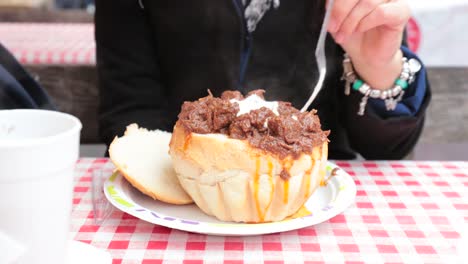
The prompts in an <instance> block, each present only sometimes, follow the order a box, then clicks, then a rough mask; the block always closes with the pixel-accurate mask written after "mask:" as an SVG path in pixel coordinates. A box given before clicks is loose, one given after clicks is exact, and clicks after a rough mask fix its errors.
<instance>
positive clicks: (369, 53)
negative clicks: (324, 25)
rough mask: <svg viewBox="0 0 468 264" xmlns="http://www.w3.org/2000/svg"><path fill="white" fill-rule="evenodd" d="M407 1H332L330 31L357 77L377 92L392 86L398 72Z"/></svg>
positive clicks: (408, 13) (406, 18)
mask: <svg viewBox="0 0 468 264" xmlns="http://www.w3.org/2000/svg"><path fill="white" fill-rule="evenodd" d="M409 18H410V10H409V6H408V3H407V2H406V0H335V3H334V5H333V9H332V13H331V18H330V24H329V27H328V30H329V32H330V33H331V34H332V36H333V37H334V39H335V41H336V42H337V43H338V44H340V45H341V46H342V48H343V49H344V50H345V51H346V53H348V55H349V56H350V57H351V60H352V62H353V65H354V68H355V70H356V72H357V73H358V75H359V76H360V77H361V78H362V79H364V80H365V81H366V82H367V83H369V85H371V86H372V87H373V88H376V89H387V88H389V87H391V86H392V84H393V82H394V81H395V79H396V78H397V77H398V75H399V73H400V72H401V67H402V62H401V58H402V53H401V51H400V46H401V41H402V37H403V31H404V28H405V25H406V23H407V22H408V20H409Z"/></svg>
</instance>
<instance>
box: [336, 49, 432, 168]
mask: <svg viewBox="0 0 468 264" xmlns="http://www.w3.org/2000/svg"><path fill="white" fill-rule="evenodd" d="M403 49H404V51H406V52H405V55H406V54H408V52H409V51H408V50H406V49H405V48H403ZM361 98H362V95H361V94H360V93H358V92H353V93H351V95H350V96H345V99H344V100H343V102H344V104H345V107H344V109H345V113H344V116H345V125H346V128H347V132H348V138H349V142H350V145H351V147H352V148H353V149H354V150H355V151H357V152H358V153H359V154H361V155H362V156H363V157H364V158H366V159H374V160H379V159H402V158H404V157H405V156H406V155H408V154H409V153H410V151H411V150H412V149H413V147H414V146H415V145H416V143H417V141H418V139H419V137H420V135H421V132H422V129H423V126H424V117H425V111H426V108H427V106H428V104H429V102H430V99H431V91H430V85H429V82H428V80H427V74H426V71H425V69H424V68H423V69H421V71H420V72H419V73H418V76H417V79H416V81H415V82H414V84H413V87H412V91H411V95H409V96H405V98H404V99H403V101H402V102H401V103H399V104H398V106H397V109H396V111H393V112H387V110H386V109H385V106H384V103H383V101H381V100H379V101H377V100H370V99H369V102H368V105H367V107H366V112H365V114H364V116H359V115H357V114H356V113H357V111H358V109H359V103H360V101H361Z"/></svg>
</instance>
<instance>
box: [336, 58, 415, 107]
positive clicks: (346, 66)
mask: <svg viewBox="0 0 468 264" xmlns="http://www.w3.org/2000/svg"><path fill="white" fill-rule="evenodd" d="M402 63H403V67H402V71H401V73H400V76H399V78H398V79H397V80H396V81H395V84H394V86H393V87H391V88H389V89H386V90H379V89H372V88H371V87H370V86H369V85H368V84H367V83H365V82H364V81H362V80H360V79H359V78H358V77H357V76H356V73H355V72H354V67H353V64H352V62H351V58H350V57H349V56H348V54H346V53H345V54H344V59H343V76H342V77H341V79H342V80H344V81H345V90H344V93H345V95H349V94H350V93H351V89H353V90H355V91H358V92H360V93H361V94H362V95H363V97H362V99H361V102H360V104H359V110H358V112H357V114H358V115H360V116H362V115H364V112H365V109H366V105H367V100H368V99H369V97H370V98H374V99H381V100H384V101H385V107H386V109H387V111H393V110H395V108H396V106H397V104H398V103H399V102H400V101H401V100H402V99H403V96H404V94H405V90H406V89H407V88H408V86H409V85H410V84H412V83H413V82H414V80H415V76H416V73H418V72H419V71H420V70H421V67H422V66H421V63H420V62H419V61H418V60H416V59H409V60H408V58H406V57H403V59H402Z"/></svg>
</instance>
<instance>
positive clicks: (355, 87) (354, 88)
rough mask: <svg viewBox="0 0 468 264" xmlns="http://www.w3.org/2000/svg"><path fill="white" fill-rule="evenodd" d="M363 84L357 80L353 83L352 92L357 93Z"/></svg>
mask: <svg viewBox="0 0 468 264" xmlns="http://www.w3.org/2000/svg"><path fill="white" fill-rule="evenodd" d="M363 84H364V82H363V81H362V80H359V79H357V80H356V81H355V82H354V83H353V90H354V91H359V88H361V86H362V85H363Z"/></svg>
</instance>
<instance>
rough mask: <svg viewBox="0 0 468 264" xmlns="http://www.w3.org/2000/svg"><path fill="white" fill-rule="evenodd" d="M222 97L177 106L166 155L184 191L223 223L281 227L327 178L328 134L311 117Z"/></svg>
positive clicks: (253, 99) (250, 99) (252, 97)
mask: <svg viewBox="0 0 468 264" xmlns="http://www.w3.org/2000/svg"><path fill="white" fill-rule="evenodd" d="M263 93H264V91H263V90H256V91H253V92H251V93H249V94H248V95H247V96H245V97H244V96H243V95H242V94H241V93H240V92H237V91H226V92H224V93H223V94H222V96H221V97H220V98H217V97H214V96H212V95H211V94H210V95H209V96H207V97H204V98H201V99H199V100H197V101H194V102H185V103H184V104H183V105H182V109H181V112H180V114H179V118H178V121H177V123H176V125H175V127H174V131H173V134H172V138H171V142H170V147H169V153H170V156H171V158H172V165H173V167H174V169H175V172H176V175H177V177H178V179H179V182H180V184H181V186H182V188H183V189H184V190H185V191H186V192H187V193H188V195H189V196H190V197H191V198H192V199H193V201H194V202H195V203H196V204H197V205H198V207H200V209H201V210H203V212H205V213H206V214H208V215H212V216H215V217H216V218H218V219H220V220H222V221H235V222H247V223H260V222H270V221H281V220H283V219H285V218H286V217H288V216H290V215H293V214H294V213H296V212H297V211H298V210H299V209H300V208H301V207H302V206H303V205H304V203H305V202H306V201H307V200H308V199H309V197H310V196H311V195H312V194H313V192H314V191H315V189H316V188H317V187H318V186H319V185H320V182H321V181H323V179H324V177H325V165H326V160H327V154H328V139H327V137H328V134H329V132H328V131H323V130H322V129H321V125H320V120H319V118H318V116H317V114H316V112H315V111H311V112H300V111H299V110H297V109H296V108H294V107H293V106H292V105H291V104H290V103H287V102H276V101H274V102H273V101H265V100H264V97H263Z"/></svg>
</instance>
